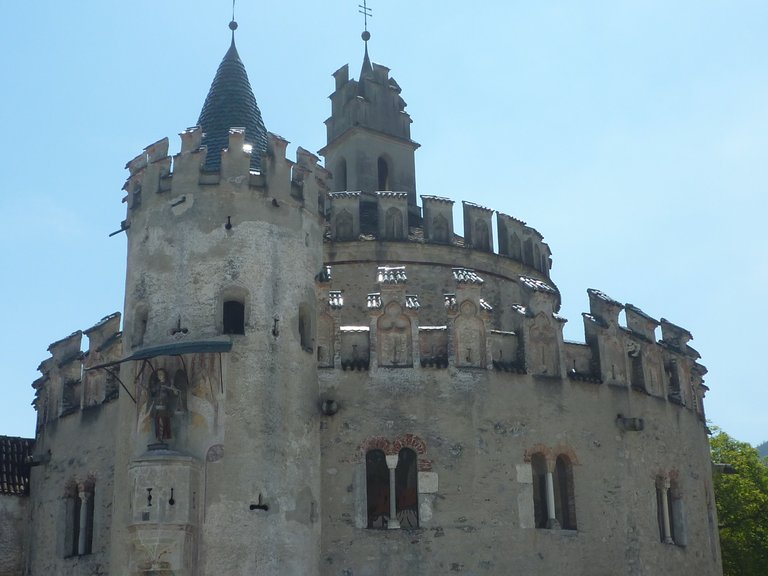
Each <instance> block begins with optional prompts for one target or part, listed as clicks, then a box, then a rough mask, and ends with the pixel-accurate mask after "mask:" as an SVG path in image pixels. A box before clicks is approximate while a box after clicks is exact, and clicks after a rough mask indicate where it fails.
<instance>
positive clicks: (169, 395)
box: [149, 368, 181, 442]
mask: <svg viewBox="0 0 768 576" xmlns="http://www.w3.org/2000/svg"><path fill="white" fill-rule="evenodd" d="M180 393H181V390H179V388H178V387H176V386H175V385H174V384H173V383H172V382H170V381H169V380H168V373H167V372H166V371H165V370H164V369H163V368H160V369H158V370H157V371H156V372H155V373H154V374H153V376H152V378H151V379H150V381H149V398H150V400H151V402H152V408H151V411H152V416H153V419H154V422H155V438H156V439H157V441H158V442H164V441H165V440H168V439H169V438H172V437H173V435H172V433H171V415H172V414H173V404H175V403H176V401H177V400H178V397H179V395H180Z"/></svg>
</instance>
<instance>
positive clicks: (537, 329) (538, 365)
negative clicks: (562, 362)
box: [530, 312, 560, 376]
mask: <svg viewBox="0 0 768 576" xmlns="http://www.w3.org/2000/svg"><path fill="white" fill-rule="evenodd" d="M530 337H531V368H532V369H533V371H534V374H541V375H546V376H558V375H559V374H560V370H559V369H558V364H559V362H558V356H557V345H556V339H555V332H554V328H553V326H552V321H551V320H550V319H549V318H547V316H546V315H545V314H544V313H543V312H542V313H539V314H538V315H537V316H536V318H534V320H533V325H532V326H531V331H530Z"/></svg>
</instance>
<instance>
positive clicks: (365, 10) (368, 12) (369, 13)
mask: <svg viewBox="0 0 768 576" xmlns="http://www.w3.org/2000/svg"><path fill="white" fill-rule="evenodd" d="M357 7H358V8H360V10H358V12H360V14H362V15H363V22H364V24H365V29H364V31H363V33H362V38H363V42H365V47H366V50H367V49H368V40H370V39H371V33H370V32H368V18H373V8H369V7H368V0H363V3H362V4H358V5H357Z"/></svg>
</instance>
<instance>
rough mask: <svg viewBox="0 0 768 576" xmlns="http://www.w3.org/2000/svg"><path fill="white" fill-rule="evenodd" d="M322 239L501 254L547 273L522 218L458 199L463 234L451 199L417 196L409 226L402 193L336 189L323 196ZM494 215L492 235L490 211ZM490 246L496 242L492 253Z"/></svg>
mask: <svg viewBox="0 0 768 576" xmlns="http://www.w3.org/2000/svg"><path fill="white" fill-rule="evenodd" d="M328 200H329V202H330V210H329V212H328V233H327V238H329V239H330V240H331V241H332V242H354V241H360V240H362V241H370V240H378V241H394V242H418V243H427V244H443V245H447V246H459V247H463V248H467V249H471V250H476V251H480V252H487V253H489V254H497V255H499V256H504V257H505V258H508V259H510V260H515V261H517V262H520V263H522V264H523V265H524V266H527V267H530V268H533V269H534V270H537V271H538V272H541V273H542V274H544V275H545V276H547V277H548V276H549V272H550V269H551V267H552V252H551V250H550V249H549V246H548V245H547V244H546V243H545V242H544V241H543V240H544V237H543V236H542V235H541V234H540V233H539V232H538V231H537V230H535V229H534V228H531V227H530V226H527V225H526V224H525V222H523V221H522V220H518V219H516V218H513V217H511V216H507V215H506V214H503V213H501V212H498V211H494V210H493V209H491V208H486V207H484V206H480V205H478V204H474V203H472V202H466V201H464V202H462V207H463V214H464V236H463V237H461V236H457V235H456V234H455V232H454V222H453V204H454V201H453V200H451V199H449V198H443V197H440V196H421V200H422V208H421V212H422V213H421V215H420V218H419V225H409V213H410V207H409V205H408V195H407V193H405V192H389V191H385V192H375V193H366V192H359V191H341V192H332V193H329V194H328ZM494 213H495V214H496V237H495V242H494V235H493V223H492V218H493V214H494ZM494 246H498V251H495V249H494Z"/></svg>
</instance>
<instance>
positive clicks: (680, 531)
mask: <svg viewBox="0 0 768 576" xmlns="http://www.w3.org/2000/svg"><path fill="white" fill-rule="evenodd" d="M656 511H657V517H658V521H659V537H660V540H661V541H662V542H664V543H665V544H677V545H678V546H685V545H686V544H687V543H688V535H687V532H686V527H685V517H684V514H683V499H682V493H681V491H680V486H679V484H678V482H677V480H674V479H672V480H670V478H669V477H662V476H660V477H658V478H656Z"/></svg>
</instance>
